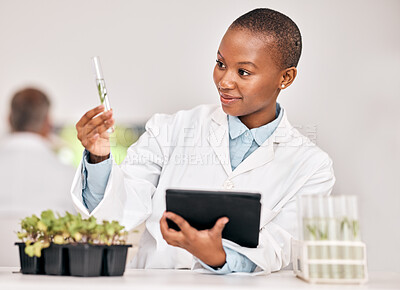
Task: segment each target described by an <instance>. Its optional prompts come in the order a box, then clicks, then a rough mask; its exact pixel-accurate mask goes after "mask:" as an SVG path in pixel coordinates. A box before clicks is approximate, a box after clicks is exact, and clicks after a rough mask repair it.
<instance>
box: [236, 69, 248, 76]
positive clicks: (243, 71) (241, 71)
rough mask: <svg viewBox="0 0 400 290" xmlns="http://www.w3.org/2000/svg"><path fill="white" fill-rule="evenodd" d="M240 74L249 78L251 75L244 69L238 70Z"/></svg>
mask: <svg viewBox="0 0 400 290" xmlns="http://www.w3.org/2000/svg"><path fill="white" fill-rule="evenodd" d="M238 73H239V74H240V75H241V76H249V75H250V73H249V72H247V71H245V70H244V69H239V70H238Z"/></svg>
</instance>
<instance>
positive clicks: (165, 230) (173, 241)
mask: <svg viewBox="0 0 400 290" xmlns="http://www.w3.org/2000/svg"><path fill="white" fill-rule="evenodd" d="M160 230H161V235H162V236H163V238H164V240H165V241H166V242H167V243H168V244H169V245H171V246H175V247H179V243H178V240H179V239H180V238H181V237H180V236H181V233H180V232H177V231H175V230H174V229H171V228H169V227H168V223H167V218H166V217H165V215H163V216H162V217H161V219H160Z"/></svg>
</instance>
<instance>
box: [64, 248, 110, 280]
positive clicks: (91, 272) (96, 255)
mask: <svg viewBox="0 0 400 290" xmlns="http://www.w3.org/2000/svg"><path fill="white" fill-rule="evenodd" d="M67 247H68V256H69V272H70V274H71V276H80V277H96V276H100V274H101V269H102V261H103V252H104V246H98V245H89V244H76V245H68V246H67Z"/></svg>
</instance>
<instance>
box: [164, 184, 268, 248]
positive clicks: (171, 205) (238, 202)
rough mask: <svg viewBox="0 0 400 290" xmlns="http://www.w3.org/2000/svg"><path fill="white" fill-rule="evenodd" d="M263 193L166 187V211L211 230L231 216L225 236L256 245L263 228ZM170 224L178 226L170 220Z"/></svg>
mask: <svg viewBox="0 0 400 290" xmlns="http://www.w3.org/2000/svg"><path fill="white" fill-rule="evenodd" d="M260 199H261V194H259V193H248V192H233V191H203V190H182V189H167V191H166V205H167V211H171V212H173V213H176V214H178V215H180V216H181V217H183V218H184V219H185V220H186V221H187V222H188V223H189V224H190V225H191V226H192V227H194V228H196V229H197V230H205V229H211V228H212V227H213V226H214V225H215V222H216V221H217V220H218V219H219V218H221V217H228V218H229V223H227V224H226V226H225V228H224V231H223V232H222V238H224V239H227V240H230V241H232V242H235V243H237V244H239V245H241V246H243V247H248V248H256V247H257V245H258V235H259V228H260V213H261V203H260ZM167 221H168V226H169V227H170V228H173V229H175V230H178V231H179V230H180V229H179V227H178V226H177V225H176V224H175V223H174V222H173V221H171V220H167Z"/></svg>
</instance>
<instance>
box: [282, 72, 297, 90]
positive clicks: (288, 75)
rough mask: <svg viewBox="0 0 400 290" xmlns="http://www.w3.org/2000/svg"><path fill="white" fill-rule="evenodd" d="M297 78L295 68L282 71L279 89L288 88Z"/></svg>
mask: <svg viewBox="0 0 400 290" xmlns="http://www.w3.org/2000/svg"><path fill="white" fill-rule="evenodd" d="M296 76H297V68H295V67H290V68H287V69H285V70H284V71H282V77H281V82H280V89H281V90H283V89H286V88H287V87H288V86H290V85H291V84H292V83H293V81H294V79H295V78H296Z"/></svg>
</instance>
